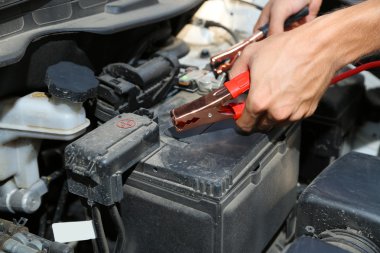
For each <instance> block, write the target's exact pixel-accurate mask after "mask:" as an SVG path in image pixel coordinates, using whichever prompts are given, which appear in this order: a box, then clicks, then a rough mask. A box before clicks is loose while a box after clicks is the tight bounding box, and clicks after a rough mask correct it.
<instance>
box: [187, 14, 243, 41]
mask: <svg viewBox="0 0 380 253" xmlns="http://www.w3.org/2000/svg"><path fill="white" fill-rule="evenodd" d="M192 23H193V25H197V26H203V27H205V28H210V27H218V28H222V29H223V30H225V31H226V32H227V33H228V34H230V35H231V37H232V39H233V42H234V43H238V42H239V38H238V36H237V35H236V34H235V33H234V32H233V31H232V30H231V29H229V28H228V27H226V26H224V25H222V24H221V23H219V22H216V21H212V20H205V19H201V18H194V19H193V22H192Z"/></svg>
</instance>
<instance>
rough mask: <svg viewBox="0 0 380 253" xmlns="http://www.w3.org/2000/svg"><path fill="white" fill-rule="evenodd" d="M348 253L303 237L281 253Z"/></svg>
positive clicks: (320, 241)
mask: <svg viewBox="0 0 380 253" xmlns="http://www.w3.org/2000/svg"><path fill="white" fill-rule="evenodd" d="M305 252H308V253H321V252H323V253H349V251H346V250H344V249H341V248H338V247H336V246H334V245H331V244H329V243H326V242H324V241H322V240H319V239H318V238H313V237H309V236H303V237H301V238H298V239H297V240H295V241H294V242H293V243H292V244H291V245H290V246H289V247H288V248H287V249H285V250H284V252H283V253H305Z"/></svg>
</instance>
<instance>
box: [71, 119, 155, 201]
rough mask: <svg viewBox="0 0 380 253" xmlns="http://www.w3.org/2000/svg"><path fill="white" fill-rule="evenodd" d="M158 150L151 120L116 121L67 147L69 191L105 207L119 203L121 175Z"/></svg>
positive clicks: (153, 123) (120, 197)
mask: <svg viewBox="0 0 380 253" xmlns="http://www.w3.org/2000/svg"><path fill="white" fill-rule="evenodd" d="M158 146H159V134H158V126H157V124H156V123H155V122H154V121H152V120H151V119H149V118H147V117H142V116H138V115H135V114H131V113H129V114H121V115H119V116H117V117H115V118H113V119H112V120H110V121H108V122H107V123H105V124H104V125H101V126H100V127H98V128H96V129H95V130H93V131H91V132H90V133H88V134H86V135H85V136H83V137H82V138H80V139H78V140H76V141H75V142H73V143H71V144H70V145H69V146H67V147H66V149H65V166H66V169H67V174H68V181H67V182H68V188H69V191H70V192H71V193H74V194H76V195H79V196H82V197H85V198H87V199H88V200H89V201H93V202H96V203H99V204H102V205H106V206H109V205H112V204H113V203H115V202H118V201H120V200H121V199H122V197H123V192H122V173H124V172H125V171H127V170H128V169H130V168H131V167H132V166H133V165H135V164H136V163H137V162H138V161H139V160H140V159H142V158H144V157H145V156H146V155H148V154H150V153H151V152H152V151H153V150H154V149H156V148H157V147H158Z"/></svg>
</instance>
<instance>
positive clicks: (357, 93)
mask: <svg viewBox="0 0 380 253" xmlns="http://www.w3.org/2000/svg"><path fill="white" fill-rule="evenodd" d="M364 92H365V88H364V78H363V76H361V75H357V76H354V77H351V78H349V79H346V80H344V82H343V83H341V84H339V85H335V86H332V87H330V88H329V89H328V90H327V91H326V93H325V94H324V96H323V97H322V99H321V101H320V103H319V105H318V108H317V110H316V112H315V113H314V115H313V116H312V117H310V118H309V119H306V120H304V121H303V122H302V138H301V160H300V181H301V182H302V183H310V182H311V181H312V180H313V179H314V178H315V177H316V176H317V175H318V174H319V173H320V172H321V171H322V170H323V169H325V168H326V167H327V166H328V165H329V164H330V163H331V162H332V161H334V160H335V159H336V158H337V157H339V156H341V152H342V145H343V143H344V140H345V138H346V136H347V135H348V134H349V133H350V131H352V130H353V127H354V126H355V124H356V123H357V122H358V120H360V117H361V115H360V111H361V108H362V107H363V100H364Z"/></svg>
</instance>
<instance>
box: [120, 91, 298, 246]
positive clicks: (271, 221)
mask: <svg viewBox="0 0 380 253" xmlns="http://www.w3.org/2000/svg"><path fill="white" fill-rule="evenodd" d="M192 96H195V95H192V94H191V93H187V92H181V93H179V94H177V95H176V96H174V97H172V98H171V99H168V100H167V101H166V102H165V103H164V104H163V105H161V106H160V107H158V109H157V110H156V113H157V115H158V118H159V126H160V138H161V145H160V148H159V149H157V150H156V151H155V152H154V153H152V154H151V155H149V156H148V157H146V158H145V159H144V160H142V161H141V162H140V163H139V164H138V165H137V167H136V169H135V170H134V171H133V173H131V175H130V176H129V177H128V179H127V180H126V183H125V185H124V199H123V200H122V202H121V213H122V218H123V222H124V225H125V229H126V233H127V235H126V240H127V252H155V253H160V252H165V253H169V252H181V253H186V252H189V253H190V252H191V253H194V252H210V253H212V252H214V253H216V252H224V253H228V252H231V253H232V252H233V253H239V252H262V250H263V249H264V248H265V247H266V246H267V245H268V243H269V242H270V241H271V240H272V238H273V237H274V236H275V235H276V233H277V232H278V231H279V229H280V228H281V226H282V224H283V223H284V221H285V220H286V218H287V216H288V215H289V213H290V212H291V210H292V208H293V207H294V205H295V202H296V195H297V190H296V186H297V178H298V161H299V143H300V135H299V127H298V125H291V126H286V127H281V128H277V129H274V130H272V131H271V132H270V133H268V134H264V133H253V134H251V135H241V134H239V133H238V132H237V131H236V129H235V125H234V124H235V123H234V121H232V120H231V121H224V122H219V123H216V124H213V125H211V126H204V127H200V128H197V129H194V130H190V131H187V132H184V133H181V134H178V133H176V132H175V130H174V128H173V127H172V125H171V120H170V116H169V111H170V110H171V109H172V108H174V107H177V106H178V105H180V104H183V103H186V102H189V101H191V100H192V99H194V98H195V97H192Z"/></svg>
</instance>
